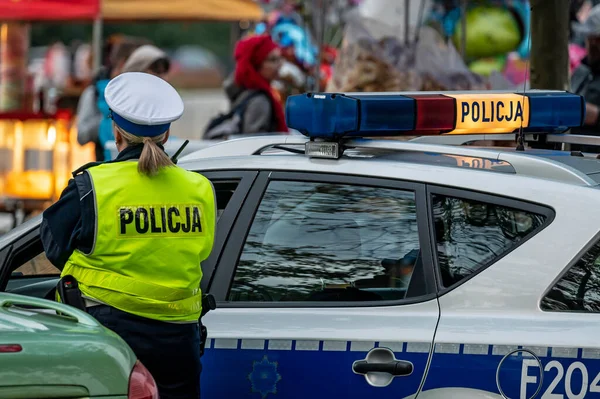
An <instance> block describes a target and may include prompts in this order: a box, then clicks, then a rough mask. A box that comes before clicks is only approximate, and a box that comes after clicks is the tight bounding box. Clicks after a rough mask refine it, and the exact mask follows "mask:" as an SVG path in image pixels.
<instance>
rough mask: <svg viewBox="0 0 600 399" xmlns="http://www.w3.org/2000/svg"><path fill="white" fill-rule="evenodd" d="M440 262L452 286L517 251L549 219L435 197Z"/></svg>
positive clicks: (447, 284)
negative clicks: (514, 250)
mask: <svg viewBox="0 0 600 399" xmlns="http://www.w3.org/2000/svg"><path fill="white" fill-rule="evenodd" d="M431 199H432V207H433V220H434V226H435V244H436V248H437V251H436V252H437V263H438V269H439V272H440V275H441V279H442V285H443V287H445V288H448V287H452V286H454V285H456V284H458V283H460V282H462V281H463V280H465V279H467V278H469V277H470V276H472V275H474V274H476V273H478V272H479V271H481V270H482V269H484V268H486V267H487V266H489V265H491V264H492V263H494V262H496V261H497V260H498V259H500V258H501V257H503V256H504V255H506V254H507V253H508V252H510V251H512V250H513V249H515V248H516V247H517V246H519V245H520V243H521V242H523V241H524V240H525V239H527V238H529V237H531V236H532V235H534V234H536V233H537V232H538V231H540V230H541V228H542V227H543V226H544V223H545V221H546V219H547V216H545V215H542V214H536V213H533V212H529V211H525V210H522V209H517V208H511V207H507V206H502V205H497V204H492V203H488V202H481V201H473V200H470V199H465V198H457V197H452V196H446V195H438V194H433V195H432V198H431Z"/></svg>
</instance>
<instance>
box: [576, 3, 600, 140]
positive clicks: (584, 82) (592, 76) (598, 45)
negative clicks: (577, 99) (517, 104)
mask: <svg viewBox="0 0 600 399" xmlns="http://www.w3.org/2000/svg"><path fill="white" fill-rule="evenodd" d="M573 30H574V32H575V34H576V35H577V36H578V38H579V40H581V41H583V42H584V43H585V51H586V56H585V58H583V59H582V60H581V64H580V65H579V66H578V67H577V69H575V71H574V72H573V75H572V76H571V91H572V92H573V93H575V94H579V95H581V96H583V98H584V99H585V101H586V104H585V106H586V115H585V124H584V126H582V127H581V128H574V129H571V133H574V134H584V135H593V136H600V5H597V6H594V8H592V10H591V11H590V12H589V15H588V17H587V19H586V20H585V21H584V22H583V23H581V24H574V26H573ZM571 149H572V150H578V151H584V152H598V148H596V147H592V146H579V145H571Z"/></svg>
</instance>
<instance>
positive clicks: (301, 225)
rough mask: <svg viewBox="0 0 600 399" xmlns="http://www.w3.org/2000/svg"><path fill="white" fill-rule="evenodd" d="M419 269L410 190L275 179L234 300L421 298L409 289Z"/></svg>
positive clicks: (253, 234)
mask: <svg viewBox="0 0 600 399" xmlns="http://www.w3.org/2000/svg"><path fill="white" fill-rule="evenodd" d="M419 265H420V251H419V239H418V232H417V219H416V209H415V195H414V193H413V192H409V191H400V190H393V189H385V188H374V187H364V186H353V185H344V184H331V183H311V182H283V181H275V182H271V183H270V184H269V187H268V189H267V191H266V193H265V195H264V197H263V200H262V202H261V204H260V206H259V209H258V211H257V214H256V216H255V218H254V221H253V223H252V226H251V228H250V232H249V235H248V238H247V240H246V243H245V246H244V249H243V252H242V255H241V257H240V260H239V262H238V266H237V270H236V273H235V276H234V280H233V284H232V287H231V290H230V294H229V300H230V301H276V302H279V301H377V300H397V299H403V298H405V297H407V296H408V295H407V292H411V294H412V295H419V290H418V289H415V290H411V289H409V286H410V285H411V284H413V281H416V280H418V279H415V276H414V275H415V274H417V270H419ZM415 266H416V267H415ZM415 284H417V283H416V282H415ZM413 293H414V294H413Z"/></svg>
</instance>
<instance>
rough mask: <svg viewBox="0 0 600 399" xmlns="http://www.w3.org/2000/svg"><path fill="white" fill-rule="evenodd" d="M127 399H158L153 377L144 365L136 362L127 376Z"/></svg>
mask: <svg viewBox="0 0 600 399" xmlns="http://www.w3.org/2000/svg"><path fill="white" fill-rule="evenodd" d="M127 398H128V399H159V396H158V387H157V386H156V382H155V381H154V377H152V374H150V372H149V371H148V369H147V368H146V367H144V365H143V364H142V363H141V362H140V361H139V360H137V361H136V362H135V365H134V366H133V370H132V371H131V375H130V376H129V394H128V395H127Z"/></svg>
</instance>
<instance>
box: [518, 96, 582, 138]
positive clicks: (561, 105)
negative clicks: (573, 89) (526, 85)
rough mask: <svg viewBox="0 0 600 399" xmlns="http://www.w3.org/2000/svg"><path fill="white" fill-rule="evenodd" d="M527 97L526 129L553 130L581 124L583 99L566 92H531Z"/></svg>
mask: <svg viewBox="0 0 600 399" xmlns="http://www.w3.org/2000/svg"><path fill="white" fill-rule="evenodd" d="M527 97H528V98H529V124H528V126H527V131H546V130H549V131H553V130H556V129H557V128H562V130H565V129H566V128H567V127H574V126H581V125H582V124H583V121H584V120H585V100H584V99H583V97H581V96H578V95H574V94H571V93H568V92H558V93H556V92H547V93H544V92H540V93H536V92H532V93H527Z"/></svg>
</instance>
